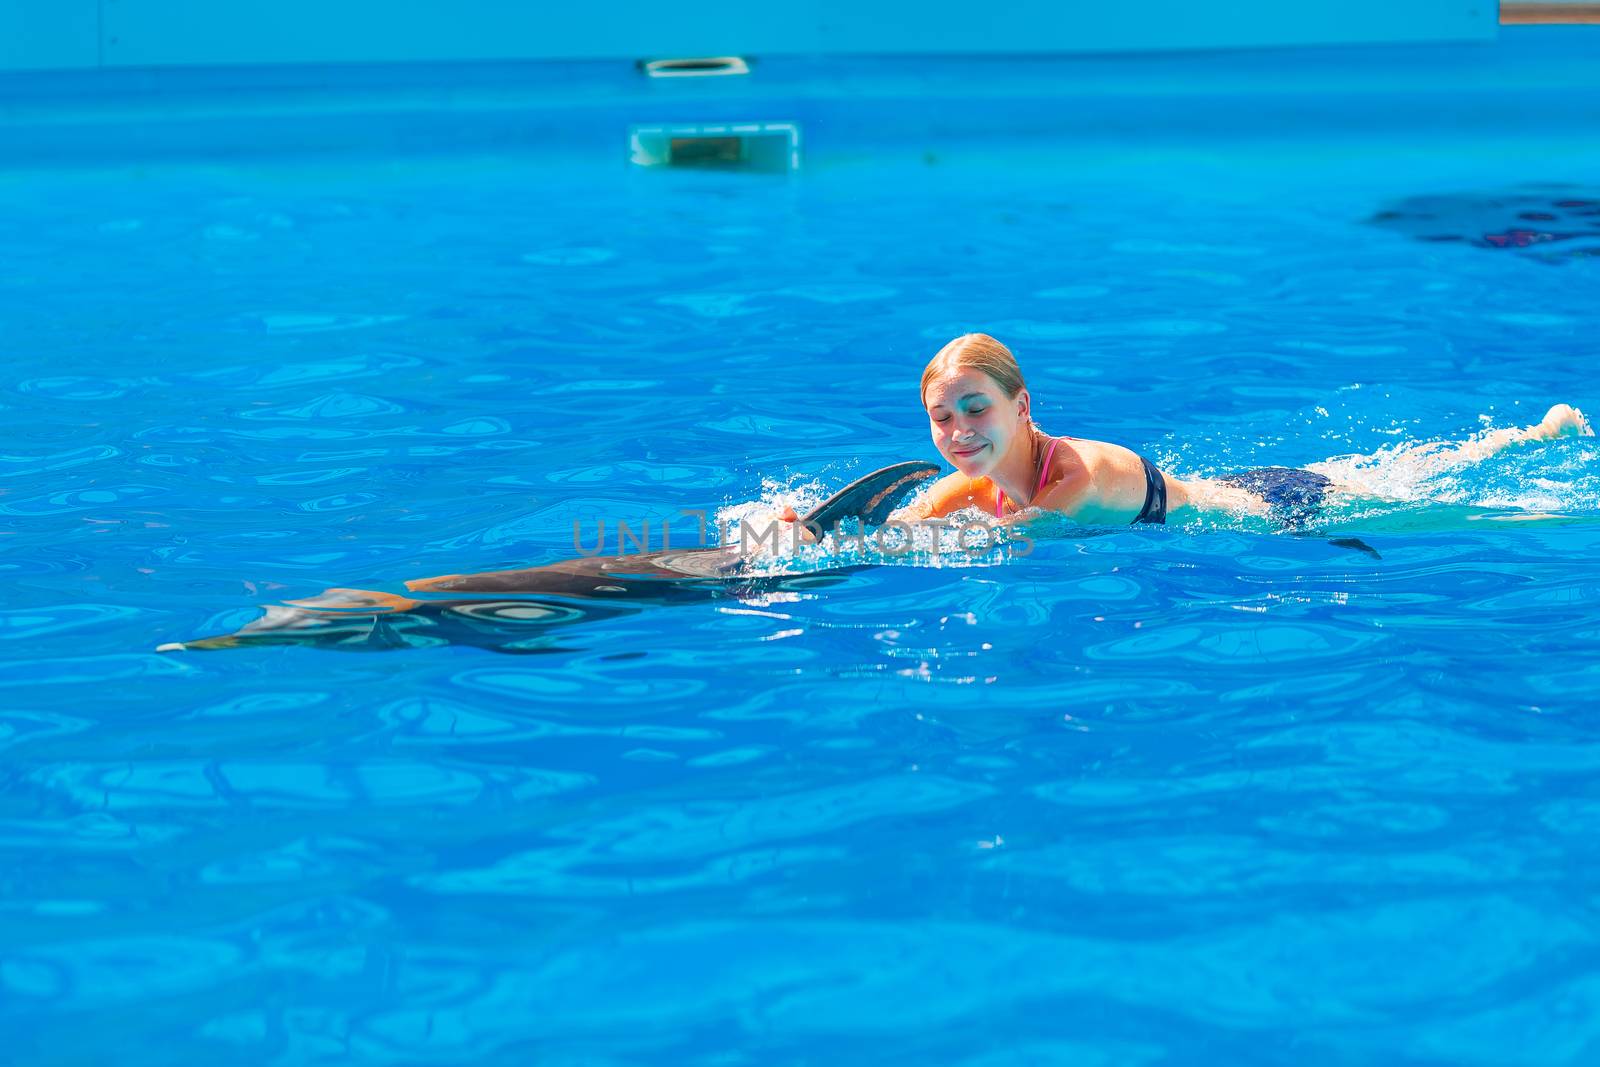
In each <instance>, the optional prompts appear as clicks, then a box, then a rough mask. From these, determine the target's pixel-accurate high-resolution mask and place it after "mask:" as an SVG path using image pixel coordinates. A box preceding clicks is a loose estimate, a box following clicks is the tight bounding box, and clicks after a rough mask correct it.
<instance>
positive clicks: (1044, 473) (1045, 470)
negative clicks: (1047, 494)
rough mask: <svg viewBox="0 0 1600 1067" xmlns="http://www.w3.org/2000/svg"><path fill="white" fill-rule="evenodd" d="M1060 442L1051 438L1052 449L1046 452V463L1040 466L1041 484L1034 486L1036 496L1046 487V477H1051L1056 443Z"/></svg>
mask: <svg viewBox="0 0 1600 1067" xmlns="http://www.w3.org/2000/svg"><path fill="white" fill-rule="evenodd" d="M1060 443H1061V442H1060V441H1058V440H1056V439H1055V438H1054V437H1052V438H1050V451H1048V452H1046V453H1045V454H1044V465H1043V466H1041V467H1040V468H1039V484H1038V485H1036V486H1034V487H1033V495H1034V496H1038V495H1039V490H1041V489H1043V488H1044V482H1045V479H1046V478H1048V477H1050V461H1051V460H1052V459H1054V458H1055V454H1056V445H1058V444H1060Z"/></svg>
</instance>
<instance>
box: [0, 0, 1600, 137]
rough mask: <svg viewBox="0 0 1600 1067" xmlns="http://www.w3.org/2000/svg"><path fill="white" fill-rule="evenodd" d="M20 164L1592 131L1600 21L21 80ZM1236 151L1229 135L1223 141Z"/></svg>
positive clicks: (4, 76)
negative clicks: (929, 49) (1254, 38)
mask: <svg viewBox="0 0 1600 1067" xmlns="http://www.w3.org/2000/svg"><path fill="white" fill-rule="evenodd" d="M0 99H3V100H4V101H5V103H4V111H5V115H6V121H5V122H3V123H0V166H6V167H13V168H15V167H36V166H54V165H99V164H105V163H130V162H142V161H154V160H171V159H191V160H196V161H203V162H204V161H209V162H218V161H223V162H225V161H228V160H235V159H245V158H288V157H307V156H312V157H348V156H371V155H380V156H407V155H416V154H435V153H438V154H454V153H460V152H490V153H495V154H503V153H516V154H524V153H529V152H535V153H541V154H542V153H552V152H553V153H564V154H568V155H570V156H572V157H574V158H580V157H581V158H586V159H589V160H593V161H608V162H611V163H613V164H614V165H616V166H619V167H620V166H624V165H626V161H627V159H628V129H629V127H630V126H634V125H640V124H649V123H681V122H752V121H756V122H765V121H780V122H795V123H798V124H799V126H800V128H801V130H802V132H803V138H804V144H805V149H804V153H805V156H806V158H807V159H812V160H815V159H817V158H819V157H821V158H836V159H854V160H869V159H870V160H882V159H886V158H889V157H892V156H893V155H895V154H897V153H901V154H904V153H910V154H913V155H915V156H917V157H921V156H922V155H923V153H925V152H933V153H935V154H938V155H941V156H942V155H943V154H944V152H945V150H946V149H947V148H952V147H953V146H954V145H955V144H957V143H958V142H973V141H979V142H981V141H985V140H989V139H993V138H997V137H1008V136H1026V137H1031V138H1037V139H1039V140H1038V143H1040V144H1053V145H1057V146H1063V147H1065V146H1071V145H1083V144H1088V143H1093V142H1103V141H1118V142H1123V141H1126V139H1127V138H1128V137H1129V136H1130V135H1133V134H1136V135H1137V136H1138V138H1139V143H1140V144H1142V145H1144V146H1146V147H1149V146H1152V145H1156V144H1174V143H1187V144H1194V145H1202V146H1207V145H1209V146H1225V145H1228V144H1235V143H1238V142H1239V141H1240V139H1248V138H1273V139H1276V140H1286V141H1295V142H1315V143H1317V144H1321V145H1325V146H1328V145H1336V144H1338V143H1340V142H1341V141H1344V140H1347V139H1349V138H1352V137H1357V138H1362V139H1368V140H1370V139H1372V138H1374V137H1387V138H1391V139H1392V140H1393V141H1394V142H1395V143H1396V144H1398V145H1404V144H1410V143H1413V142H1414V141H1415V139H1416V137H1417V136H1418V130H1419V129H1422V130H1426V131H1427V132H1428V134H1429V135H1430V136H1444V135H1448V134H1449V133H1450V132H1451V131H1456V132H1461V133H1471V134H1472V135H1473V136H1475V137H1478V138H1480V139H1481V138H1483V137H1487V136H1491V135H1496V134H1503V135H1505V136H1507V137H1514V136H1515V137H1521V136H1529V135H1534V134H1542V135H1549V136H1564V135H1570V136H1573V137H1580V138H1581V137H1587V136H1588V131H1590V130H1593V129H1594V128H1595V127H1596V125H1600V27H1593V26H1578V27H1548V26H1512V27H1507V28H1505V29H1503V30H1502V31H1501V34H1500V36H1499V39H1498V41H1497V42H1496V43H1495V44H1492V45H1485V44H1481V43H1475V42H1453V43H1452V42H1442V43H1433V44H1410V45H1383V46H1372V47H1367V48H1345V47H1331V46H1315V47H1301V48H1284V49H1260V50H1247V51H1232V52H1224V51H1211V52H1167V53H1150V54H1146V55H1140V56H1127V57H1118V58H1117V59H1116V60H1115V61H1111V60H1107V59H1105V58H1103V57H1097V56H1084V55H1078V56H966V57H942V58H939V59H937V60H930V59H927V58H921V57H910V56H900V57H894V56H880V57H821V56H791V57H785V56H774V57H771V58H770V59H763V60H761V61H760V62H759V63H757V65H756V66H755V68H754V70H753V72H752V73H751V74H750V75H749V76H746V77H734V78H687V79H675V80H665V81H653V80H651V79H648V78H645V77H643V76H642V75H641V74H640V73H639V72H638V71H637V70H636V69H635V68H634V66H633V64H632V63H629V62H621V61H615V60H561V61H500V62H455V63H414V64H315V65H312V64H306V65H297V66H271V65H266V66H255V67H240V66H234V67H167V68H142V69H106V70H61V71H8V72H0ZM1219 150H1220V148H1219Z"/></svg>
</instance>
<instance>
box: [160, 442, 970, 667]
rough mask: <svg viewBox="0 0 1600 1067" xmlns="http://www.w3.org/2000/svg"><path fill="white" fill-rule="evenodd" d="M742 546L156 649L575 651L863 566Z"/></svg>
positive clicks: (465, 582) (883, 484) (431, 581)
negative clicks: (650, 623)
mask: <svg viewBox="0 0 1600 1067" xmlns="http://www.w3.org/2000/svg"><path fill="white" fill-rule="evenodd" d="M938 473H939V467H938V466H937V465H936V464H933V463H921V462H909V463H896V464H894V465H892V466H888V467H884V468H882V469H881V470H875V471H873V472H872V473H871V474H868V475H865V476H863V477H861V478H858V479H856V480H855V481H853V482H851V483H850V484H849V485H847V486H845V487H844V488H843V489H841V490H839V491H838V492H837V493H835V494H834V495H833V496H831V497H829V498H828V499H827V500H825V501H823V502H822V503H821V504H820V505H818V506H817V507H816V508H814V509H813V510H812V511H810V512H808V513H807V514H806V515H805V516H804V518H802V519H800V522H801V524H803V525H804V526H805V528H807V529H808V530H811V531H812V532H813V533H814V534H818V535H820V534H821V533H822V532H824V531H834V530H837V529H838V527H839V525H840V524H841V522H843V521H844V520H845V519H857V520H859V521H860V522H861V524H862V526H863V528H866V527H872V526H881V525H883V523H884V522H885V521H887V519H888V518H889V513H890V512H892V511H893V510H894V509H895V508H896V507H897V506H898V505H899V503H900V501H901V500H903V499H904V498H905V497H906V495H907V494H909V493H910V492H911V491H912V490H913V489H915V488H916V487H917V486H919V485H921V484H922V483H923V482H925V481H927V480H928V479H929V478H932V477H933V476H935V475H936V474H938ZM747 563H748V559H747V557H746V555H745V554H744V553H743V552H742V551H741V548H740V546H738V545H718V546H712V547H707V548H692V549H668V550H663V551H660V552H645V553H640V554H638V555H624V556H592V557H584V558H579V559H567V560H561V561H559V562H556V563H549V564H546V565H544V566H542V567H528V568H524V569H522V570H511V571H488V572H484V573H481V574H446V575H440V576H439V577H435V578H419V579H416V580H413V581H409V582H406V583H405V587H406V591H407V592H408V593H412V594H416V595H415V596H402V595H398V594H395V593H384V592H379V591H376V590H370V589H328V590H326V591H324V592H322V593H320V594H318V595H317V596H314V597H308V598H306V599H304V600H291V601H288V602H287V603H285V604H281V605H271V606H269V607H267V608H266V609H265V614H264V615H263V616H262V617H261V618H259V619H256V620H254V621H252V622H250V623H248V624H246V625H245V626H244V627H242V628H241V629H239V630H238V631H236V632H234V633H231V634H222V635H220V636H217V637H205V638H200V639H198V640H195V641H179V642H172V643H170V644H164V645H161V646H159V647H158V648H157V649H156V651H158V652H178V651H199V650H209V649H220V648H239V647H243V646H247V645H282V644H293V645H315V646H318V647H328V648H341V649H352V650H357V649H359V650H378V649H388V648H415V647H422V646H429V645H444V644H471V645H477V646H479V647H484V648H491V649H494V650H495V651H501V652H516V653H538V652H561V651H567V649H563V648H560V647H558V646H557V645H556V644H555V635H552V634H551V632H550V631H551V629H552V628H553V627H562V626H566V625H570V624H573V623H579V622H584V621H593V620H597V619H603V618H612V617H615V616H618V615H624V614H630V613H633V612H637V611H639V610H641V609H643V608H644V607H647V606H652V605H654V606H660V605H673V604H686V603H694V602H702V601H707V600H715V599H719V598H722V597H735V598H739V597H749V596H756V595H760V594H761V593H766V592H771V591H774V590H779V589H783V588H785V587H794V588H816V587H817V586H818V585H826V584H832V583H833V582H836V581H838V580H840V579H839V577H838V576H840V575H843V574H845V573H848V572H850V571H855V570H860V569H862V568H863V567H864V566H866V565H865V564H856V565H852V566H841V567H835V568H831V569H828V570H823V571H815V570H813V571H808V572H806V573H804V574H768V573H763V574H751V573H747V571H748V567H747Z"/></svg>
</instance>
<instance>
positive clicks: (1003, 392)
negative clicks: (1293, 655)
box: [908, 333, 1593, 528]
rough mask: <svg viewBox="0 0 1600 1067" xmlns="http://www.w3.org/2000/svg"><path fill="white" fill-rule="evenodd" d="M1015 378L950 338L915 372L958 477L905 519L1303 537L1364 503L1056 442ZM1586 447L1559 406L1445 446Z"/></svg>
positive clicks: (1003, 361)
mask: <svg viewBox="0 0 1600 1067" xmlns="http://www.w3.org/2000/svg"><path fill="white" fill-rule="evenodd" d="M1031 403H1032V401H1031V397H1030V396H1029V394H1028V388H1027V386H1026V384H1024V382H1023V380H1022V371H1021V370H1020V369H1019V368H1018V366H1017V361H1016V359H1015V358H1014V357H1013V356H1012V355H1011V352H1010V350H1009V349H1007V348H1006V346H1005V345H1003V344H1001V343H1000V342H999V341H996V340H995V339H994V338H993V337H990V336H989V335H987V334H981V333H969V334H964V335H962V336H960V337H957V338H956V339H955V340H953V341H951V342H950V343H949V344H947V345H945V346H944V348H942V349H940V350H939V354H938V355H936V356H934V357H933V360H932V361H931V362H930V363H929V364H928V366H927V369H926V370H924V371H923V372H922V405H923V407H925V408H926V409H927V411H928V425H929V428H930V430H931V431H932V434H933V443H934V446H935V447H936V448H938V450H939V454H940V455H942V456H944V458H945V459H947V460H949V461H950V462H951V464H953V465H954V466H955V468H956V472H955V473H954V474H950V475H947V476H946V477H944V478H941V479H940V480H939V481H937V482H935V483H934V484H933V486H932V487H931V488H930V490H929V491H928V493H927V494H926V495H925V496H924V497H923V498H922V499H921V500H919V501H918V502H917V503H916V504H914V505H913V506H912V507H911V508H910V509H908V510H909V511H910V517H912V518H934V517H940V516H945V515H949V514H951V513H953V512H956V511H960V510H962V509H963V508H969V507H977V508H981V509H982V510H984V511H985V512H988V513H992V514H993V515H994V516H995V517H996V518H999V519H1002V520H1005V519H1008V518H1010V517H1011V516H1013V515H1015V514H1016V513H1017V512H1019V511H1021V510H1023V509H1024V508H1037V509H1040V510H1044V511H1053V512H1059V513H1061V514H1063V515H1067V516H1069V517H1071V518H1073V519H1075V520H1077V521H1079V522H1082V523H1087V524H1114V523H1125V522H1133V523H1141V522H1144V523H1164V522H1166V521H1167V520H1168V519H1169V518H1174V519H1178V520H1180V521H1181V520H1182V519H1184V518H1187V517H1189V516H1190V515H1193V514H1195V513H1196V512H1198V511H1225V512H1231V513H1234V514H1239V513H1247V514H1255V515H1265V516H1267V517H1269V518H1272V519H1274V520H1276V521H1278V522H1280V523H1282V524H1283V525H1285V526H1288V527H1293V528H1299V527H1304V526H1306V525H1307V524H1308V523H1310V522H1311V521H1312V520H1313V519H1315V518H1316V516H1317V514H1318V513H1319V512H1320V511H1321V509H1322V505H1323V503H1324V501H1325V500H1326V499H1327V498H1328V497H1329V496H1330V495H1335V494H1348V495H1353V496H1359V495H1363V494H1361V493H1360V492H1359V491H1358V490H1356V489H1354V488H1352V487H1350V486H1344V485H1340V484H1338V483H1336V482H1334V481H1332V480H1331V479H1329V478H1328V477H1327V476H1326V475H1324V474H1320V473H1317V472H1316V471H1314V470H1300V469H1295V468H1289V467H1262V468H1258V469H1256V470H1251V471H1245V472H1243V473H1241V474H1234V475H1229V476H1227V477H1224V478H1193V479H1189V480H1179V479H1177V478H1174V477H1172V476H1171V475H1170V474H1164V473H1162V472H1161V471H1160V470H1158V469H1157V468H1156V466H1155V464H1153V463H1151V462H1150V461H1149V460H1148V459H1146V458H1145V457H1143V456H1141V455H1139V454H1137V453H1135V452H1132V451H1130V450H1129V449H1126V448H1123V447H1122V446H1121V445H1114V444H1109V443H1107V442H1105V441H1091V440H1086V439H1084V438H1080V437H1052V436H1050V435H1049V434H1046V433H1045V432H1044V431H1043V430H1041V429H1039V427H1038V426H1036V425H1034V422H1033V418H1032V415H1031V413H1030V409H1031ZM1566 435H1583V436H1593V431H1592V430H1591V429H1590V428H1589V424H1588V423H1587V422H1586V421H1585V419H1584V417H1583V415H1582V413H1580V412H1579V411H1578V410H1577V409H1576V408H1573V407H1570V406H1568V405H1566V404H1557V405H1556V406H1555V407H1553V408H1551V409H1550V411H1549V412H1548V413H1547V414H1546V415H1545V417H1544V419H1543V420H1542V421H1541V422H1539V423H1538V424H1536V425H1534V426H1529V427H1527V428H1526V429H1522V430H1509V429H1508V430H1498V431H1495V432H1494V433H1491V434H1487V435H1485V436H1484V437H1482V438H1478V439H1476V440H1473V441H1468V442H1463V443H1460V444H1456V445H1450V446H1444V447H1449V448H1454V449H1457V450H1459V451H1460V453H1461V456H1462V458H1463V459H1481V458H1483V457H1485V456H1488V455H1492V454H1493V453H1495V452H1497V451H1499V450H1500V449H1502V448H1504V447H1506V446H1507V445H1510V444H1514V443H1516V442H1518V441H1538V440H1545V439H1548V438H1552V437H1560V436H1566Z"/></svg>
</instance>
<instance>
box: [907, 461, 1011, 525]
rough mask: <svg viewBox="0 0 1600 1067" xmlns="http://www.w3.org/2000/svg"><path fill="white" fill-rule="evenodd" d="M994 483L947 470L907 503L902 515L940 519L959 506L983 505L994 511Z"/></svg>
mask: <svg viewBox="0 0 1600 1067" xmlns="http://www.w3.org/2000/svg"><path fill="white" fill-rule="evenodd" d="M994 501H995V497H994V483H993V482H991V481H989V479H987V478H978V479H972V478H968V477H967V476H966V475H965V474H962V473H961V472H960V471H956V472H955V473H954V474H947V475H945V476H944V477H943V478H940V479H939V480H938V481H936V482H934V483H933V485H931V486H929V487H928V492H927V493H926V494H925V495H924V496H923V497H922V498H921V499H920V500H918V501H916V502H915V503H913V504H911V505H909V506H908V507H906V509H905V511H904V513H903V514H904V515H905V516H906V517H907V518H909V519H911V520H913V521H915V520H918V519H942V518H944V517H945V516H946V515H950V514H954V513H955V512H957V511H960V510H961V509H962V508H971V507H977V508H982V509H983V510H984V511H985V512H987V513H989V514H993V513H994Z"/></svg>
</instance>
